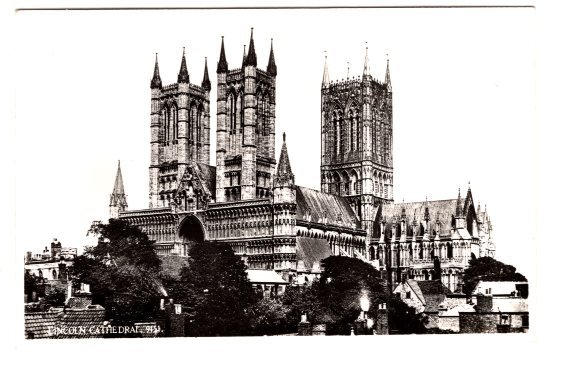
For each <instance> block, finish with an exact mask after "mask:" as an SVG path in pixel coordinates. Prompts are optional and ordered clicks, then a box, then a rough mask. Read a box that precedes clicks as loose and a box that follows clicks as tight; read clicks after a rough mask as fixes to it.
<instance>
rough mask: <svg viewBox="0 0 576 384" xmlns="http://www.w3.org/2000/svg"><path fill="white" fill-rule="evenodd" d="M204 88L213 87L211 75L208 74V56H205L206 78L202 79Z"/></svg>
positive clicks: (208, 89)
mask: <svg viewBox="0 0 576 384" xmlns="http://www.w3.org/2000/svg"><path fill="white" fill-rule="evenodd" d="M202 89H204V90H206V91H210V89H212V84H211V83H210V77H209V76H208V58H207V57H204V78H203V79H202Z"/></svg>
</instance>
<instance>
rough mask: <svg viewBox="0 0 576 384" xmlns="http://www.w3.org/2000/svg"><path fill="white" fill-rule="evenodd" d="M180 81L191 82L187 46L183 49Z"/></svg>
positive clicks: (179, 74)
mask: <svg viewBox="0 0 576 384" xmlns="http://www.w3.org/2000/svg"><path fill="white" fill-rule="evenodd" d="M178 82H179V83H189V82H190V77H189V76H188V67H187V66H186V48H183V49H182V62H181V63H180V72H179V73H178Z"/></svg>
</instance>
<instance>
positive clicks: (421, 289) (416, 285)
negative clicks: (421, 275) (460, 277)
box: [406, 279, 452, 312]
mask: <svg viewBox="0 0 576 384" xmlns="http://www.w3.org/2000/svg"><path fill="white" fill-rule="evenodd" d="M406 284H408V285H409V286H410V288H411V289H412V291H414V294H415V295H416V296H417V297H418V299H419V300H420V301H421V302H422V304H424V312H438V306H439V305H440V303H441V302H442V301H444V299H445V298H446V295H449V294H451V293H452V291H450V290H449V289H448V288H446V286H444V284H442V282H441V281H440V280H424V281H418V280H413V279H409V280H406Z"/></svg>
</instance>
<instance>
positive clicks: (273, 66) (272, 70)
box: [266, 39, 278, 77]
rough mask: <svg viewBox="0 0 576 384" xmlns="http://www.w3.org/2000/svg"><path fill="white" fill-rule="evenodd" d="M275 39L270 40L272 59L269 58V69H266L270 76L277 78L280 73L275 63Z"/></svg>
mask: <svg viewBox="0 0 576 384" xmlns="http://www.w3.org/2000/svg"><path fill="white" fill-rule="evenodd" d="M273 42H274V40H273V39H270V57H269V58H268V67H267V68H266V72H268V73H269V74H270V75H272V76H274V77H276V75H277V74H278V71H277V69H276V62H275V61H274V46H273Z"/></svg>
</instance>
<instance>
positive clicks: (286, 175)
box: [275, 133, 294, 185]
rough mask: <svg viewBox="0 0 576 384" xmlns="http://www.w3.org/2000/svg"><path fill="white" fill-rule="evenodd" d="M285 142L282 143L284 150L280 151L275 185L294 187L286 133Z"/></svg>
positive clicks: (284, 135)
mask: <svg viewBox="0 0 576 384" xmlns="http://www.w3.org/2000/svg"><path fill="white" fill-rule="evenodd" d="M283 139H284V142H283V143H282V150H281V151H280V159H279V160H278V167H277V169H276V178H275V184H277V185H293V184H294V174H293V173H292V167H291V166H290V159H289V158H288V148H287V147H286V133H284V134H283Z"/></svg>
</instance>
